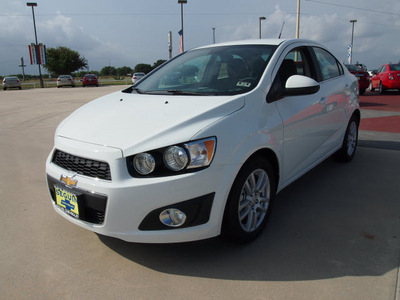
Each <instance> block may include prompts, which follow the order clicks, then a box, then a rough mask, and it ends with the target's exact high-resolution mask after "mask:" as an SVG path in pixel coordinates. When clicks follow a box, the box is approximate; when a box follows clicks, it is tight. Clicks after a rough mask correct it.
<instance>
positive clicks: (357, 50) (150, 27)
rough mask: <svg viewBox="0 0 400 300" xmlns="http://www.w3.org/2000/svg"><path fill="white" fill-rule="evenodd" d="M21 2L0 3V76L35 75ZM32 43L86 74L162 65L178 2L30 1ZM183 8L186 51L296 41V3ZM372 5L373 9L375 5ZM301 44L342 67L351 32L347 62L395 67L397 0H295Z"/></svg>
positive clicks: (399, 30)
mask: <svg viewBox="0 0 400 300" xmlns="http://www.w3.org/2000/svg"><path fill="white" fill-rule="evenodd" d="M26 2H27V1H19V0H0V28H1V30H0V75H10V74H16V73H22V70H21V68H20V67H18V65H19V63H20V58H21V57H24V59H25V64H26V65H27V67H26V69H25V72H26V74H37V73H38V70H37V69H38V68H37V66H35V65H34V66H31V65H30V63H29V53H28V44H30V43H32V42H34V38H35V37H34V31H33V21H32V10H31V8H30V7H27V6H26ZM36 2H37V4H38V6H37V7H35V16H36V27H37V34H38V40H39V42H42V43H43V44H45V45H46V46H47V47H57V46H66V47H69V48H71V49H73V50H75V51H78V52H79V54H80V55H81V56H83V57H85V58H86V59H87V60H88V63H89V67H90V69H91V70H97V71H100V70H101V68H103V67H104V66H108V65H111V66H114V67H117V68H118V67H122V66H129V67H132V68H133V67H134V66H135V65H136V64H138V63H148V64H153V63H154V62H155V61H157V60H158V59H168V55H169V52H168V32H169V31H171V32H172V35H173V40H172V45H173V52H172V53H173V55H176V54H177V53H178V48H179V36H178V31H179V30H180V27H181V19H180V5H179V4H178V3H177V0H114V1H110V0H96V1H95V0H85V1H78V0H69V1H59V0H37V1H36ZM187 2H188V3H187V4H185V5H184V41H185V50H188V49H191V48H194V47H198V46H203V45H207V44H211V43H212V42H213V31H212V28H213V27H215V28H216V29H215V34H216V42H226V41H234V40H243V39H252V38H258V35H259V17H261V16H263V17H266V20H264V21H262V38H277V37H278V35H279V32H280V30H281V28H282V24H283V23H284V26H283V30H282V38H294V37H295V35H296V11H297V0H281V1H276V0H236V1H235V0H188V1H187ZM378 3H379V5H378ZM300 12H301V17H300V38H306V39H312V40H316V41H318V42H320V43H322V44H324V45H326V46H327V47H328V48H329V49H330V50H331V51H332V52H333V53H334V54H335V55H336V56H337V57H338V59H339V60H341V61H345V60H346V58H347V46H348V45H349V44H350V41H351V29H352V28H351V23H350V20H352V19H356V20H357V23H355V28H354V48H353V62H356V61H358V62H360V63H364V64H365V65H367V66H368V68H369V69H373V68H378V67H379V66H380V65H382V64H384V63H388V62H399V61H400V1H398V0H381V1H377V0H375V1H373V0H301V6H300Z"/></svg>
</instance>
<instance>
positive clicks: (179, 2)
mask: <svg viewBox="0 0 400 300" xmlns="http://www.w3.org/2000/svg"><path fill="white" fill-rule="evenodd" d="M186 3H187V0H178V4H180V5H181V31H182V36H181V40H182V53H183V52H185V46H184V42H183V4H186Z"/></svg>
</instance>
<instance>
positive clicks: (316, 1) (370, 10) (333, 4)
mask: <svg viewBox="0 0 400 300" xmlns="http://www.w3.org/2000/svg"><path fill="white" fill-rule="evenodd" d="M306 1H308V2H315V3H321V4H326V5H332V6H341V7H346V8H352V9H358V10H364V11H369V12H373V13H379V14H385V15H392V16H400V14H399V13H397V14H396V13H391V12H386V11H379V10H373V9H368V8H363V7H355V6H350V5H343V4H337V3H329V2H324V1H318V0H306Z"/></svg>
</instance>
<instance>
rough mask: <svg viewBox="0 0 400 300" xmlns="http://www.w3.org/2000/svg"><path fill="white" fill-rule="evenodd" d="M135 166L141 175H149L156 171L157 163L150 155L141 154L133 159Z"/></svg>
mask: <svg viewBox="0 0 400 300" xmlns="http://www.w3.org/2000/svg"><path fill="white" fill-rule="evenodd" d="M133 166H134V168H135V170H136V172H138V173H139V174H140V175H148V174H150V173H151V172H153V171H154V168H155V166H156V163H155V161H154V158H153V156H152V155H151V154H149V153H139V154H138V155H136V156H135V158H134V159H133Z"/></svg>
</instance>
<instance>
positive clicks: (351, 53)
mask: <svg viewBox="0 0 400 300" xmlns="http://www.w3.org/2000/svg"><path fill="white" fill-rule="evenodd" d="M355 22H357V20H350V23H352V29H351V48H350V64H351V61H352V60H353V39H354V23H355Z"/></svg>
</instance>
